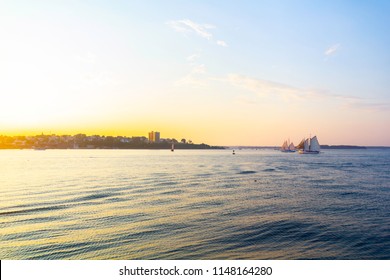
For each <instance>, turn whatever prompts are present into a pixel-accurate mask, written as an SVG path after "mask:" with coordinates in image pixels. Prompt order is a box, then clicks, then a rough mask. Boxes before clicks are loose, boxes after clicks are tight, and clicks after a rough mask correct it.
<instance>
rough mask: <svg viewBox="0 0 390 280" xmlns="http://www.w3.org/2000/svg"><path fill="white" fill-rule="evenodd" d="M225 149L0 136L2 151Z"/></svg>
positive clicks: (119, 139)
mask: <svg viewBox="0 0 390 280" xmlns="http://www.w3.org/2000/svg"><path fill="white" fill-rule="evenodd" d="M172 144H174V146H175V149H224V147H221V146H210V145H207V144H204V143H201V144H195V143H192V141H191V140H189V141H187V140H186V139H181V140H180V141H178V140H176V139H169V138H168V139H161V140H160V141H159V142H149V140H148V138H146V137H144V136H140V137H138V136H137V137H125V136H100V135H91V136H87V135H85V134H76V135H73V136H72V135H55V134H51V135H44V134H42V135H36V136H3V135H0V149H171V147H172Z"/></svg>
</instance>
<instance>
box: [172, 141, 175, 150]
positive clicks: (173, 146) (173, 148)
mask: <svg viewBox="0 0 390 280" xmlns="http://www.w3.org/2000/svg"><path fill="white" fill-rule="evenodd" d="M174 150H175V144H173V143H172V147H171V152H173V151H174Z"/></svg>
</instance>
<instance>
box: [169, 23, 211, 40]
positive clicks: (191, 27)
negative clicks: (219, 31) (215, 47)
mask: <svg viewBox="0 0 390 280" xmlns="http://www.w3.org/2000/svg"><path fill="white" fill-rule="evenodd" d="M167 24H168V25H169V26H170V27H172V28H173V29H174V30H175V31H177V32H182V33H189V32H195V33H196V34H197V35H199V36H201V37H202V38H205V39H207V40H210V39H211V38H212V37H213V35H212V34H211V33H210V32H209V31H208V30H209V29H213V28H215V26H213V25H210V24H199V23H196V22H193V21H191V20H189V19H182V20H171V21H168V22H167Z"/></svg>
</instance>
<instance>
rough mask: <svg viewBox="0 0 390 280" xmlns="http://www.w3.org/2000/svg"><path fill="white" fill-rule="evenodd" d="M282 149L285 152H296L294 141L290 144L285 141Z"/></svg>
mask: <svg viewBox="0 0 390 280" xmlns="http://www.w3.org/2000/svg"><path fill="white" fill-rule="evenodd" d="M280 150H281V151H282V152H284V153H294V152H295V146H294V143H292V142H291V143H290V144H288V143H287V141H284V142H283V145H282V147H281V148H280Z"/></svg>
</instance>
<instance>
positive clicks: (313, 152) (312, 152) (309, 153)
mask: <svg viewBox="0 0 390 280" xmlns="http://www.w3.org/2000/svg"><path fill="white" fill-rule="evenodd" d="M299 153H300V154H308V155H315V154H319V153H320V152H318V151H299Z"/></svg>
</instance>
